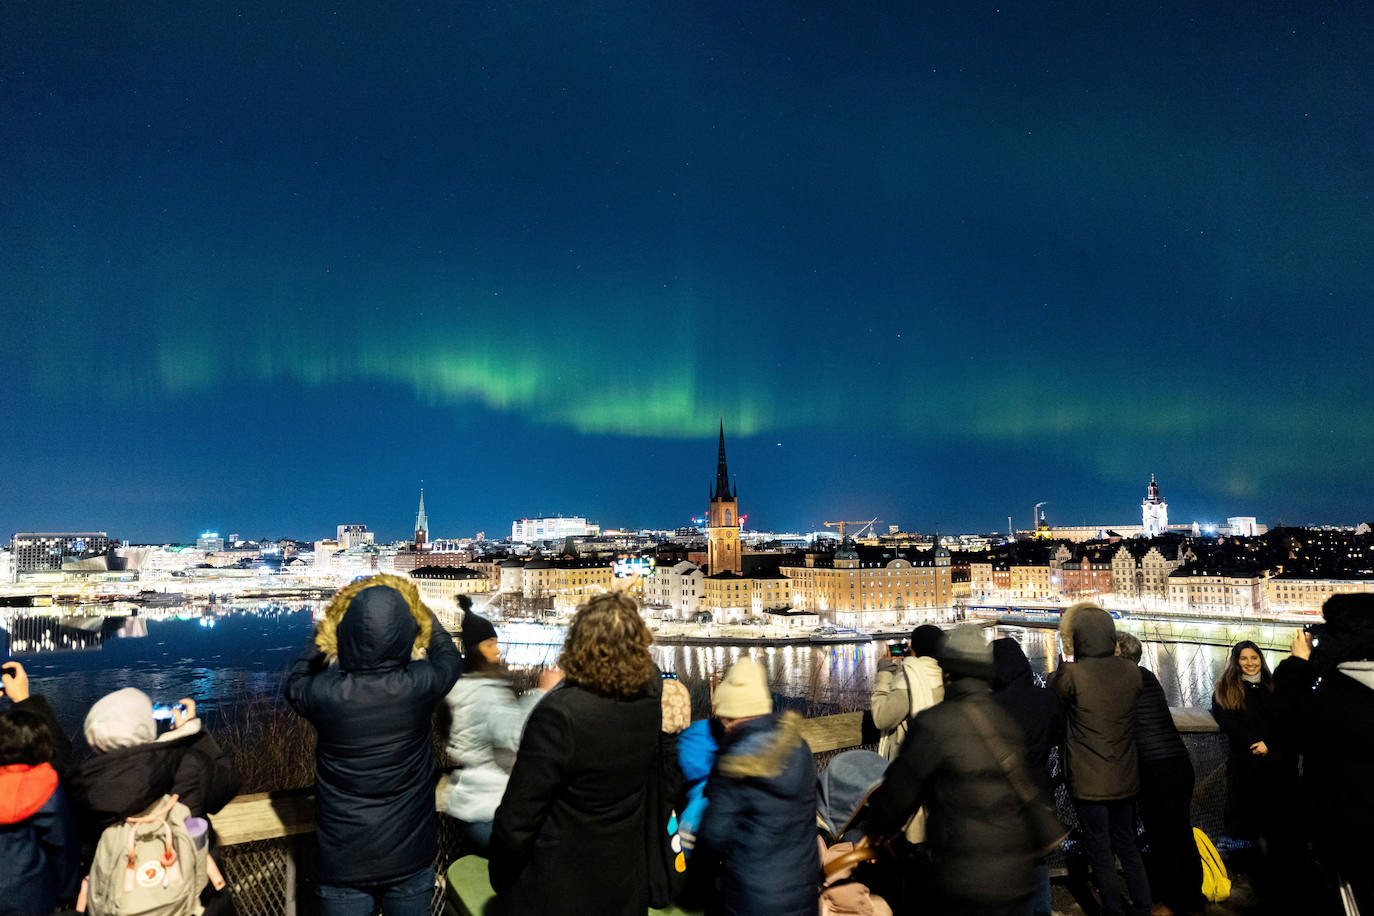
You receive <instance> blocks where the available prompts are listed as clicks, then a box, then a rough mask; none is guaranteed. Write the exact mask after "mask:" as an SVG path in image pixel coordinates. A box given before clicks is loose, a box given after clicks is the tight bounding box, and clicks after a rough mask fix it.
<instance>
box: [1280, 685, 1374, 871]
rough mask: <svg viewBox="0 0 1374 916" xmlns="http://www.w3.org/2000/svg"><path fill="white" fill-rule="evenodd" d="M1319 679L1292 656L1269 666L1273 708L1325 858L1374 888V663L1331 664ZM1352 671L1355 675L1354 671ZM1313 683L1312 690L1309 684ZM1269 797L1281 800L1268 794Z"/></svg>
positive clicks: (1311, 830)
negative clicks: (1299, 765) (1294, 754)
mask: <svg viewBox="0 0 1374 916" xmlns="http://www.w3.org/2000/svg"><path fill="white" fill-rule="evenodd" d="M1331 668H1332V670H1329V671H1328V672H1327V674H1326V675H1325V676H1324V677H1322V678H1321V681H1320V683H1318V680H1317V676H1318V672H1319V668H1318V666H1317V665H1316V664H1314V663H1313V662H1311V661H1306V660H1304V659H1300V658H1289V659H1286V660H1285V661H1283V662H1281V663H1280V664H1279V666H1278V668H1277V669H1276V670H1275V671H1274V712H1275V717H1276V722H1275V725H1276V726H1278V728H1279V732H1280V736H1281V740H1283V739H1287V740H1288V741H1289V742H1291V744H1290V746H1292V747H1296V749H1297V750H1298V751H1300V752H1301V753H1302V759H1303V775H1302V780H1303V790H1304V795H1305V796H1306V801H1307V804H1308V810H1309V812H1310V817H1309V822H1308V824H1307V827H1308V833H1309V835H1310V837H1311V839H1312V843H1313V845H1314V846H1315V847H1316V849H1317V851H1318V852H1319V853H1320V855H1321V858H1322V860H1323V862H1325V863H1326V864H1328V865H1330V866H1334V867H1335V869H1336V870H1337V871H1338V872H1339V873H1340V874H1341V875H1343V876H1344V877H1346V878H1347V879H1349V880H1351V881H1353V882H1356V883H1357V884H1359V885H1360V886H1362V887H1363V888H1365V889H1366V893H1368V892H1370V891H1371V890H1374V879H1371V878H1370V876H1369V868H1370V863H1371V862H1374V835H1372V834H1371V833H1370V831H1369V825H1370V823H1371V822H1374V782H1371V780H1370V779H1369V761H1370V760H1374V663H1370V662H1363V663H1360V662H1356V663H1346V666H1345V668H1344V670H1342V669H1341V668H1337V667H1336V666H1334V665H1333V666H1331ZM1352 675H1353V676H1352ZM1314 685H1315V689H1314ZM1271 803H1273V804H1279V803H1283V800H1282V799H1272V800H1271Z"/></svg>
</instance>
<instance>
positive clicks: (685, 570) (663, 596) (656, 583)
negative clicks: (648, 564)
mask: <svg viewBox="0 0 1374 916" xmlns="http://www.w3.org/2000/svg"><path fill="white" fill-rule="evenodd" d="M705 578H706V574H705V573H704V572H703V571H702V569H701V567H700V566H698V565H697V564H695V563H691V562H689V561H687V560H682V561H680V562H678V563H674V564H673V565H672V566H660V567H658V568H657V569H655V570H654V574H653V575H652V576H649V577H648V578H647V579H645V580H644V604H645V605H646V606H647V607H651V608H659V609H663V610H668V611H671V613H672V616H674V617H677V618H678V619H680V620H685V619H689V618H690V617H691V616H692V615H693V614H695V613H696V612H697V611H699V610H700V609H701V600H702V596H703V594H704V592H705V585H704V584H703V583H704V580H705Z"/></svg>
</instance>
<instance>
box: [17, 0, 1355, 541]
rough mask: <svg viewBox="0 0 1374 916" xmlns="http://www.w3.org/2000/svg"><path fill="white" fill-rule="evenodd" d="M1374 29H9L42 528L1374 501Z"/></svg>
mask: <svg viewBox="0 0 1374 916" xmlns="http://www.w3.org/2000/svg"><path fill="white" fill-rule="evenodd" d="M1371 46H1374V14H1372V13H1371V12H1370V11H1369V10H1368V9H1364V8H1353V9H1352V8H1335V7H1333V8H1330V9H1326V8H1322V9H1316V8H1310V9H1309V8H1301V9H1300V8H1297V7H1293V8H1291V9H1285V10H1281V11H1276V10H1267V11H1256V10H1251V11H1248V12H1247V13H1246V14H1245V16H1244V17H1239V16H1236V17H1233V16H1230V15H1227V14H1225V13H1224V12H1223V11H1220V10H1202V9H1198V8H1196V7H1195V6H1190V5H1186V4H1168V5H1166V6H1164V7H1159V8H1151V9H1150V10H1139V9H1135V8H1133V7H1126V6H1123V7H1112V8H1110V9H1103V10H1091V11H1090V10H1086V9H1079V10H1075V11H1070V10H1067V9H1055V10H1049V9H1030V8H1027V9H1024V10H1011V9H1003V8H999V7H997V6H996V5H987V6H984V5H977V4H951V5H949V6H948V7H939V6H929V5H924V4H921V5H907V6H903V7H900V8H896V7H891V8H885V9H882V10H871V11H866V12H864V11H857V10H849V11H843V12H842V11H840V10H838V9H833V8H831V6H829V5H826V4H811V3H803V4H801V5H796V4H767V5H755V6H753V7H751V8H750V9H747V10H740V9H738V8H736V6H735V5H729V4H705V5H692V6H691V7H671V6H663V5H657V4H622V3H610V4H600V5H583V6H578V7H575V8H574V7H568V8H559V9H556V10H555V9H549V8H548V7H547V6H546V5H539V4H519V3H515V4H503V5H500V6H498V7H491V8H488V7H480V6H477V5H472V4H435V5H421V6H420V7H418V8H413V9H411V8H408V9H407V11H406V12H404V13H394V14H393V13H390V12H387V13H383V12H382V11H371V12H365V11H356V10H354V11H350V10H346V9H336V8H331V7H323V6H322V7H310V6H301V7H299V8H293V9H291V10H290V11H280V10H274V9H273V8H271V7H270V6H268V5H249V6H239V7H236V8H234V9H232V10H231V9H212V10H198V11H197V10H190V9H186V8H183V7H179V6H176V5H172V4H150V5H146V6H141V7H139V8H137V9H133V8H101V9H78V8H77V7H64V6H61V5H57V4H42V5H35V6H33V7H31V8H26V9H16V8H13V7H11V8H6V9H5V10H3V11H0V87H3V89H2V90H0V91H3V97H4V98H5V100H6V112H7V113H6V117H5V122H6V130H5V131H4V132H3V135H2V136H0V201H3V207H0V239H3V241H4V244H3V246H0V318H3V319H4V322H3V323H4V334H3V337H0V360H2V361H3V365H4V366H5V368H6V369H7V370H8V371H7V373H6V375H7V378H8V382H9V384H8V386H7V390H8V394H7V397H6V400H7V402H8V404H7V409H6V411H5V413H6V414H7V415H8V416H7V423H6V426H7V428H8V430H9V432H10V433H11V437H12V451H11V457H10V460H9V462H8V467H7V469H6V473H5V474H4V475H3V478H4V479H3V481H2V482H0V525H5V526H8V529H9V530H19V529H45V528H87V527H96V528H104V529H108V530H110V531H111V533H115V534H118V535H119V536H122V537H131V538H134V539H135V540H138V539H182V540H184V539H186V538H188V537H190V536H192V535H193V534H194V533H195V531H196V530H197V529H199V528H201V527H216V528H222V529H225V530H242V531H243V532H244V533H245V534H252V535H254V536H256V535H294V536H301V537H310V536H316V535H318V534H319V533H320V532H321V531H322V530H331V529H332V526H333V525H334V524H337V523H340V522H344V521H352V520H358V521H364V522H367V523H368V524H370V525H371V526H372V527H373V528H374V529H376V530H378V531H379V533H380V534H381V535H382V536H384V537H393V536H400V535H402V534H403V533H404V532H405V528H406V526H407V525H408V524H409V520H408V516H409V514H410V513H413V503H414V497H415V492H416V489H417V487H418V485H419V481H420V480H421V479H424V480H425V481H426V483H425V488H426V494H427V496H426V499H427V502H428V503H430V504H431V507H432V509H431V514H432V516H433V517H434V518H435V523H436V533H438V534H455V535H456V534H466V533H471V532H472V531H474V530H477V529H487V530H488V532H489V533H495V532H500V531H504V530H507V526H508V525H509V520H510V519H511V518H512V517H518V516H528V515H534V514H540V513H554V512H564V513H568V514H580V515H586V516H588V517H590V518H593V519H596V520H599V521H601V522H603V523H605V524H608V525H616V524H626V525H653V526H662V527H673V526H676V525H679V524H683V523H685V522H686V519H687V517H688V516H690V515H692V514H699V513H700V511H701V509H702V508H703V503H702V500H703V493H704V490H705V485H706V483H707V481H708V478H709V475H710V473H711V471H712V467H713V461H714V445H713V437H714V431H715V428H716V424H717V423H718V422H719V421H720V419H721V418H722V417H723V418H724V420H725V424H726V430H727V436H728V437H729V440H730V450H731V451H730V455H731V468H732V470H733V471H735V472H736V473H737V474H738V475H740V490H741V499H742V501H743V507H742V511H748V512H749V513H750V515H751V520H752V521H753V522H754V523H757V524H759V525H763V526H765V527H769V528H773V529H777V530H784V529H793V530H796V529H806V528H810V527H812V526H814V525H816V524H818V523H819V522H820V521H821V520H823V519H829V518H859V517H861V516H863V517H869V516H872V515H875V514H877V515H880V516H881V517H882V518H883V519H884V521H885V522H889V523H893V524H901V525H902V526H904V527H906V528H914V529H920V530H929V529H931V528H934V527H936V526H937V525H938V526H940V527H941V528H942V529H944V530H988V529H1000V528H1004V527H1005V517H1006V516H1007V515H1009V514H1010V515H1015V516H1016V517H1017V519H1018V523H1020V524H1024V521H1025V520H1024V519H1022V518H1021V516H1023V515H1026V514H1027V512H1028V511H1029V505H1030V504H1031V503H1033V502H1037V501H1040V500H1049V501H1050V506H1049V512H1050V517H1051V520H1053V521H1058V522H1062V523H1066V524H1068V523H1079V522H1081V521H1084V520H1088V521H1102V522H1117V523H1125V522H1129V521H1131V520H1132V519H1133V518H1138V511H1139V510H1138V504H1139V500H1140V497H1141V495H1142V494H1143V490H1144V485H1145V482H1146V481H1147V480H1148V479H1149V475H1150V474H1151V473H1155V474H1157V475H1158V476H1159V479H1160V481H1161V485H1162V486H1163V487H1164V492H1165V496H1166V498H1168V499H1169V501H1170V505H1171V517H1172V518H1174V519H1175V520H1181V521H1188V520H1191V519H1193V518H1197V519H1199V520H1204V521H1205V520H1216V519H1219V518H1224V517H1225V516H1226V515H1235V514H1246V515H1249V514H1254V515H1258V516H1260V519H1261V521H1265V522H1267V523H1269V524H1275V523H1277V522H1279V521H1281V520H1282V521H1287V522H1290V523H1302V522H1311V523H1321V522H1330V523H1353V522H1357V521H1361V520H1368V519H1369V518H1371V517H1374V511H1371V510H1374V481H1371V475H1370V474H1369V472H1368V471H1367V465H1368V460H1367V456H1368V454H1369V452H1370V449H1371V447H1372V446H1374V407H1371V402H1370V397H1369V381H1368V378H1369V370H1368V368H1367V364H1368V354H1369V350H1370V341H1372V340H1374V317H1371V315H1372V314H1374V313H1372V312H1371V309H1370V304H1371V299H1372V298H1374V296H1372V294H1374V258H1371V257H1370V255H1369V252H1371V251H1374V117H1371V115H1372V114H1374V112H1371V107H1374V106H1371V103H1370V101H1369V94H1368V91H1367V87H1368V86H1369V85H1374V64H1372V63H1371V59H1370V55H1369V54H1368V53H1367V51H1368V48H1369V47H1371Z"/></svg>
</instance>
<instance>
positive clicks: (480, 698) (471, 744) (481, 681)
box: [443, 676, 544, 823]
mask: <svg viewBox="0 0 1374 916" xmlns="http://www.w3.org/2000/svg"><path fill="white" fill-rule="evenodd" d="M543 696H544V691H542V690H538V689H531V690H527V691H525V693H524V694H523V695H522V696H521V697H520V698H519V699H516V696H515V692H514V691H513V690H511V688H510V685H509V684H507V683H506V681H505V680H504V679H502V678H496V677H481V676H464V677H461V678H459V679H458V683H456V684H454V685H453V689H452V690H450V691H449V693H448V696H447V697H445V700H446V702H447V703H448V707H449V711H450V712H451V713H452V715H453V725H452V726H451V727H450V729H449V733H448V756H449V759H450V761H452V762H453V763H455V764H457V765H458V767H459V769H457V770H454V772H453V774H452V776H451V777H450V786H449V791H448V793H447V796H446V797H445V799H444V803H443V804H444V810H445V811H447V812H448V813H449V814H451V815H452V816H454V817H456V818H459V819H460V820H464V821H468V822H469V823H477V822H481V821H489V820H491V819H492V817H493V816H494V815H495V814H496V806H497V805H499V804H500V803H501V796H502V795H503V794H504V793H505V791H506V782H507V781H508V780H509V779H510V771H511V767H512V766H514V765H515V751H516V749H517V748H519V746H520V733H521V732H522V731H523V730H524V728H525V720H526V719H528V718H529V715H530V712H531V711H532V710H533V709H534V707H535V704H536V703H538V702H539V700H540V698H541V697H543Z"/></svg>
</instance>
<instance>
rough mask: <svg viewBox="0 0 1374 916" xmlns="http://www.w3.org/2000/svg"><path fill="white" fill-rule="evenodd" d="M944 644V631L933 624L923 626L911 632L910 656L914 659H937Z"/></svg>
mask: <svg viewBox="0 0 1374 916" xmlns="http://www.w3.org/2000/svg"><path fill="white" fill-rule="evenodd" d="M944 644H945V631H944V630H942V629H940V628H939V627H937V626H935V625H934V624H930V623H927V624H923V625H922V626H919V627H917V628H916V629H914V630H912V631H911V654H912V655H913V656H915V657H916V658H921V657H922V656H927V657H930V658H939V657H940V649H941V648H942V647H943V646H944Z"/></svg>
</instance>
